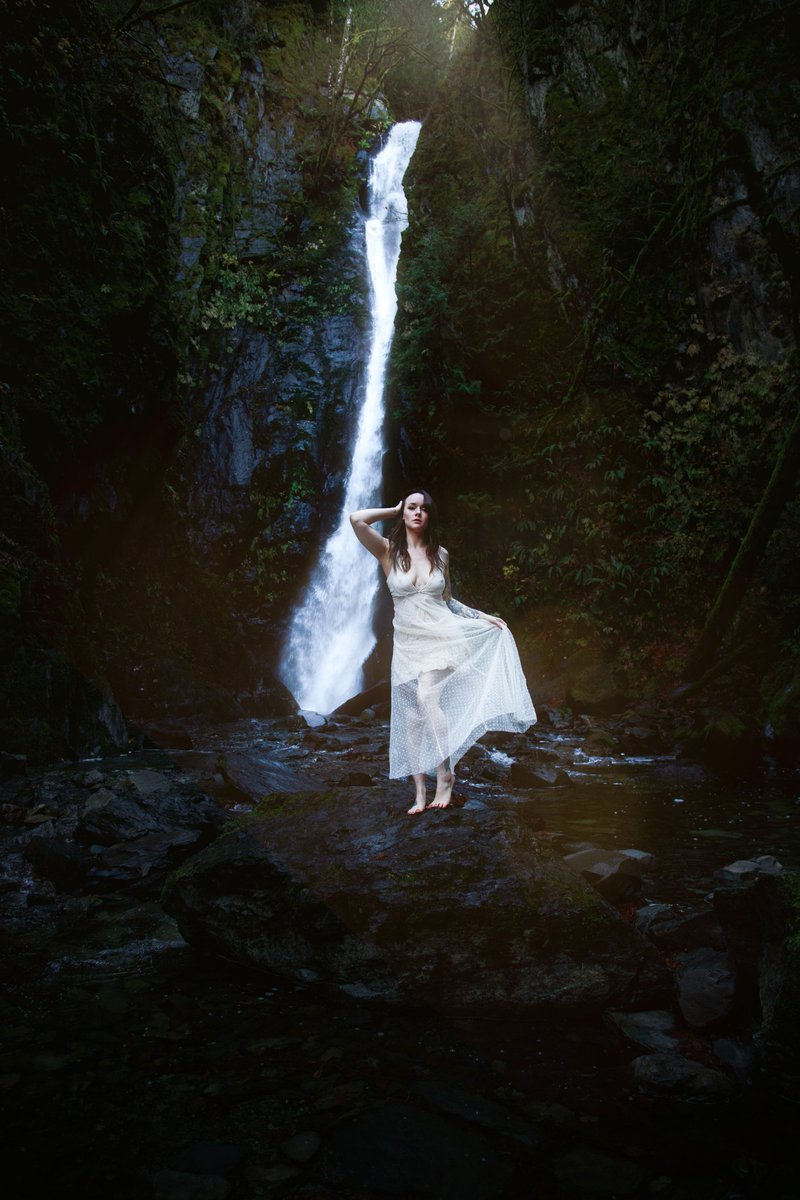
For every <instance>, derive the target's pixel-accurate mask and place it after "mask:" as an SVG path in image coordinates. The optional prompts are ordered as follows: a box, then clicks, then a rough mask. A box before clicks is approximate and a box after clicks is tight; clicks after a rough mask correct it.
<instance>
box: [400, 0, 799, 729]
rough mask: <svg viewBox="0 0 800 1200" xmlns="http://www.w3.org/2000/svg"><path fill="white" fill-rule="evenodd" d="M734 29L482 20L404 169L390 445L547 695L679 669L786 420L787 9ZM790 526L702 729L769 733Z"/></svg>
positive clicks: (572, 10) (747, 610)
mask: <svg viewBox="0 0 800 1200" xmlns="http://www.w3.org/2000/svg"><path fill="white" fill-rule="evenodd" d="M751 17H752V21H751V20H746V19H745V18H744V16H743V15H740V14H738V13H732V12H731V9H730V6H728V5H722V4H717V3H713V4H711V5H708V4H705V5H699V4H693V3H692V4H689V5H687V6H682V8H681V10H680V12H678V11H677V9H674V8H673V7H672V6H667V8H666V9H662V10H659V12H656V11H655V10H653V9H648V8H646V7H644V6H642V5H639V4H637V3H635V2H631V3H623V4H620V5H615V6H599V7H598V6H597V5H592V4H581V3H578V4H571V5H568V6H566V5H560V4H546V5H538V4H537V5H534V4H531V3H528V2H527V0H498V2H497V3H495V4H494V5H493V6H492V15H491V20H487V21H486V22H484V24H483V26H482V28H481V29H480V30H479V32H478V36H477V37H476V39H475V41H474V43H473V46H472V47H471V49H470V51H469V52H468V53H465V54H464V55H463V56H462V58H461V60H460V62H459V63H458V64H457V66H456V67H455V68H454V70H453V71H452V72H451V74H450V75H449V77H448V79H447V80H446V82H445V84H444V85H443V87H442V90H441V92H440V94H439V96H438V98H437V101H436V103H435V105H434V106H433V109H432V111H431V113H430V114H429V116H428V119H427V121H426V122H425V125H424V127H423V131H422V135H421V138H420V142H419V147H418V150H417V153H416V155H415V159H414V162H413V163H412V167H411V171H410V178H409V181H408V187H409V194H410V200H411V208H412V216H413V217H414V218H415V219H412V225H411V228H410V231H409V237H408V242H407V245H406V247H405V251H404V260H403V262H402V263H401V275H400V312H401V322H402V325H401V328H400V329H399V331H398V338H397V345H398V346H399V353H398V355H397V360H396V369H395V392H396V396H397V402H396V405H395V407H396V408H397V410H398V412H399V420H398V422H397V426H396V429H395V433H394V436H395V445H396V447H397V451H398V455H399V457H400V459H401V462H402V463H403V464H404V465H405V466H406V469H407V471H408V473H409V474H414V475H416V477H422V478H424V479H427V480H428V484H429V486H430V487H431V489H432V490H434V491H438V492H440V493H441V495H442V497H443V498H444V499H445V507H446V509H447V511H446V513H445V516H446V523H447V527H448V532H447V536H448V541H449V543H452V544H453V545H454V547H455V549H456V551H457V552H458V557H457V560H456V562H457V565H458V568H459V571H460V574H461V576H462V579H463V582H462V583H460V586H461V587H462V589H463V591H464V592H465V593H467V594H469V595H472V596H474V597H475V599H476V602H478V603H480V604H481V606H482V607H487V605H490V604H495V605H496V606H497V608H498V610H499V611H502V612H504V613H505V614H506V615H508V614H509V613H516V621H515V632H516V633H517V634H518V636H519V639H520V641H521V642H522V649H523V661H524V662H525V663H526V666H527V667H528V668H529V670H530V673H531V675H532V676H533V677H537V676H538V677H539V678H540V679H542V680H544V681H545V685H546V694H547V695H548V696H549V697H550V698H551V699H552V700H554V701H555V700H557V701H559V702H566V703H571V704H573V706H577V707H580V706H581V704H582V702H583V700H584V699H586V696H587V685H591V686H590V687H588V690H589V691H591V692H592V697H591V703H593V704H603V703H604V702H605V703H607V704H609V705H618V704H619V703H620V701H621V700H623V699H624V698H625V697H627V698H628V699H631V698H633V697H634V696H636V695H637V694H639V695H640V694H641V692H642V690H645V691H649V692H651V693H652V692H657V690H658V688H659V687H662V686H665V685H669V683H670V682H671V681H674V680H675V678H676V677H678V676H679V672H680V671H681V669H682V664H683V663H685V661H686V658H687V655H688V653H689V651H690V650H691V647H692V645H693V643H694V641H695V640H696V638H697V636H698V633H699V629H700V627H702V624H703V619H704V615H705V613H707V612H708V611H709V609H710V608H711V605H712V604H713V601H714V597H715V593H716V591H717V589H718V588H719V587H720V584H721V582H722V580H723V579H724V577H725V572H726V570H727V568H728V565H729V563H730V562H731V560H732V558H733V556H734V554H735V552H736V550H737V547H738V546H739V543H740V540H741V538H742V537H743V535H744V532H745V530H746V529H747V528H748V523H749V521H750V519H751V516H752V514H753V512H754V510H755V509H756V507H757V506H758V504H759V502H760V500H761V497H762V495H763V492H764V489H765V486H766V484H767V481H768V480H769V479H770V475H771V472H772V470H773V467H774V464H775V462H776V459H777V458H778V455H779V454H780V453H781V448H782V445H783V442H784V439H785V436H786V430H787V428H788V427H789V426H790V425H791V423H792V420H793V418H794V414H795V411H796V399H795V395H796V367H795V354H796V349H795V335H796V329H797V304H796V296H797V294H798V282H797V281H798V278H799V277H798V268H797V264H798V262H800V246H799V245H798V241H797V228H796V213H797V203H798V197H800V174H798V167H797V149H798V145H800V127H798V121H797V97H798V93H799V91H800V85H799V84H798V78H797V70H796V63H794V62H793V61H792V60H791V58H790V56H788V54H787V51H786V47H787V46H788V44H789V38H790V35H792V34H793V32H795V31H796V30H795V23H794V22H795V18H794V17H793V16H791V15H789V14H788V13H783V12H778V11H777V10H775V9H774V6H771V5H769V4H759V5H756V7H755V9H753V10H752V12H751ZM466 96H468V97H469V103H468V104H464V103H463V101H464V97H466ZM793 296H794V297H795V299H794V300H793V298H792V297H793ZM432 410H434V411H435V412H436V421H435V422H432V421H431V420H430V415H429V414H430V412H431V411H432ZM795 527H796V507H793V506H792V504H790V506H789V507H788V508H786V510H785V512H784V515H783V518H782V520H781V521H780V522H779V523H778V525H777V526H776V529H775V532H774V534H773V538H772V541H771V543H770V548H769V550H768V552H767V553H766V554H765V555H764V557H763V558H762V560H761V561H760V563H759V565H758V571H757V573H756V575H755V576H754V580H753V581H754V582H755V581H756V579H757V586H751V589H750V592H749V594H748V599H747V602H746V604H745V606H744V609H743V611H742V614H741V622H740V626H739V632H738V633H736V634H735V637H734V643H735V642H736V641H738V642H740V643H741V642H742V641H744V642H746V641H747V639H748V637H749V638H750V639H751V641H750V647H749V660H750V666H749V672H750V673H749V675H748V677H747V678H745V677H744V676H741V677H740V678H739V679H738V680H736V681H735V682H734V683H733V684H732V686H731V687H729V688H728V690H727V694H726V695H724V696H722V697H716V698H714V699H713V700H712V701H711V702H710V703H709V705H708V706H707V707H708V712H707V713H705V714H699V719H700V720H701V721H702V722H707V724H706V726H705V728H706V731H709V730H711V729H712V727H713V726H714V725H715V722H716V723H718V724H719V725H720V728H721V727H722V725H723V724H724V723H725V721H726V718H727V717H730V718H733V720H732V723H731V725H730V727H731V728H733V727H734V726H735V727H737V728H738V729H739V731H740V732H741V730H742V728H743V726H744V725H747V726H748V727H749V728H751V729H752V730H753V731H755V728H756V724H757V722H759V721H760V722H761V723H762V728H763V723H764V721H765V717H766V709H765V708H764V707H763V706H762V700H761V696H760V695H759V686H760V683H759V682H757V681H760V680H761V679H762V678H763V677H764V671H765V667H766V666H767V665H768V664H769V663H772V664H773V665H774V664H776V663H778V662H779V661H780V658H781V655H780V652H778V653H777V654H776V648H777V645H778V643H780V642H781V641H782V640H783V642H784V645H787V644H791V645H792V646H793V647H796V644H797V642H796V632H795V630H794V619H793V617H792V616H791V613H792V612H793V611H794V606H795V603H796V601H795V598H794V597H795V587H794V584H793V583H792V581H791V576H790V572H789V570H788V564H789V563H790V562H791V563H792V564H794V565H793V567H792V570H796V563H797V554H798V547H797V540H796V537H795V535H794V534H793V532H792V530H793V529H794V528H795ZM787 617H788V619H787ZM756 629H758V630H759V634H758V637H753V636H752V631H753V630H756ZM746 630H749V631H751V632H750V633H747V632H746ZM747 653H748V652H746V653H745V657H747ZM568 660H571V665H570V661H568ZM781 669H782V670H783V674H782V675H781V679H782V680H783V683H784V684H785V685H787V686H788V685H789V684H790V681H791V678H792V670H791V668H788V669H786V670H784V669H783V668H781ZM726 686H727V685H726ZM763 687H764V694H766V693H768V692H770V691H771V690H772V689H773V687H774V680H773V681H770V680H766V681H765V682H764V685H763ZM737 695H738V697H740V698H742V697H744V696H745V695H747V696H748V699H747V700H746V701H745V702H744V703H742V702H741V699H739V700H737ZM729 706H730V707H729Z"/></svg>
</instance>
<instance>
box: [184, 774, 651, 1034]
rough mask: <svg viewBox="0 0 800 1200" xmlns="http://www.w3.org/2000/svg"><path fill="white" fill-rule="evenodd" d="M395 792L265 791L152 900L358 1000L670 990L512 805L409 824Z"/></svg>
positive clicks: (256, 955)
mask: <svg viewBox="0 0 800 1200" xmlns="http://www.w3.org/2000/svg"><path fill="white" fill-rule="evenodd" d="M345 795H346V801H344V803H343V800H344V796H345ZM408 799H409V798H408V796H407V795H406V789H404V788H403V787H402V786H399V785H389V786H388V788H386V789H385V790H382V789H379V788H375V787H373V788H367V789H361V788H352V789H349V790H348V791H347V792H346V793H342V792H337V793H336V794H334V793H323V794H304V795H296V796H281V797H268V798H266V800H265V801H264V802H263V803H262V804H261V805H260V806H259V808H258V809H257V810H256V811H255V812H254V813H253V814H252V815H251V817H250V818H248V819H247V820H246V821H245V822H243V823H240V824H239V825H231V827H230V828H229V829H228V831H227V832H226V833H225V834H223V836H222V837H220V838H218V839H217V841H215V842H214V843H213V844H211V845H210V846H208V847H206V849H205V850H203V851H201V852H200V853H199V854H196V855H194V856H193V857H192V858H190V859H189V860H188V861H187V862H186V863H184V865H183V866H182V867H181V868H180V869H179V870H178V871H176V872H175V873H174V874H173V875H172V876H171V877H170V878H169V880H168V882H167V886H166V888H165V891H164V894H163V904H164V907H165V908H166V910H167V911H168V912H169V913H171V914H173V915H174V916H175V917H176V918H177V920H178V924H179V926H180V929H181V932H182V934H183V936H184V937H185V938H186V939H187V940H188V941H189V942H190V943H192V944H193V945H195V946H198V947H202V948H205V949H206V950H209V951H211V952H213V953H215V954H219V955H223V956H225V957H228V958H234V959H237V960H240V961H244V962H249V963H253V964H255V965H258V966H262V967H264V968H268V969H270V970H276V971H280V972H284V973H286V974H288V975H290V976H293V977H295V978H302V979H310V978H320V979H323V980H326V981H331V982H334V983H336V984H339V985H340V986H342V987H344V988H345V990H347V991H348V992H350V993H351V994H355V995H364V996H370V995H372V996H380V997H386V998H400V997H408V998H411V997H414V996H416V997H418V998H422V999H425V1000H427V1001H429V1002H433V1003H435V1004H438V1005H441V1006H443V1007H444V1008H446V1009H448V1010H460V1009H463V1010H471V1011H476V1010H483V1009H492V1010H493V1011H496V1010H497V1009H498V1008H499V1009H503V1008H507V1009H509V1010H511V1009H522V1008H530V1007H532V1006H550V1007H557V1008H570V1007H607V1006H608V1005H610V1004H614V1003H617V1004H621V1003H624V1004H625V1005H630V1004H637V1003H640V1002H641V1001H643V1000H645V999H647V1000H649V1001H652V1000H653V999H655V998H656V997H663V995H664V993H665V991H668V990H669V989H670V987H671V979H670V976H669V973H668V972H667V970H666V968H665V967H664V965H663V964H662V962H661V960H660V958H659V956H658V953H657V952H656V951H655V950H654V948H653V947H652V946H651V945H650V944H649V943H648V942H647V941H646V940H645V939H644V938H643V937H642V936H641V935H640V934H639V933H637V931H636V930H635V929H633V928H632V927H631V926H629V925H628V924H626V923H625V922H624V921H622V919H621V918H620V917H619V915H618V914H617V913H616V912H615V911H614V910H613V909H612V908H611V907H610V906H609V905H608V904H606V903H605V901H604V900H603V899H602V898H601V897H600V896H598V895H597V893H596V892H595V891H594V890H593V889H592V888H591V887H590V886H589V885H588V884H587V883H586V882H585V881H584V880H583V879H582V878H581V877H580V876H579V875H577V874H576V873H575V872H574V871H572V870H570V868H569V867H568V866H565V865H564V864H563V863H562V862H561V861H560V859H558V858H557V857H556V856H554V855H553V854H551V853H550V852H549V851H548V850H547V849H545V848H543V847H542V846H541V845H540V844H539V842H538V841H537V839H536V838H535V837H534V836H533V835H532V834H531V833H530V832H529V831H528V830H527V829H526V828H525V827H524V825H523V824H522V823H521V821H520V818H519V812H518V809H516V808H515V807H514V806H512V805H510V804H509V805H506V804H504V803H502V802H497V803H494V804H493V805H492V807H488V806H485V805H483V804H481V803H479V802H476V801H470V803H469V804H468V805H467V806H466V807H465V808H463V809H458V810H453V809H451V810H447V811H444V812H438V813H437V812H433V811H430V812H427V813H425V814H424V815H423V816H422V817H421V818H419V817H418V818H414V819H412V818H410V817H408V816H407V815H406V812H405V808H406V807H407V804H408Z"/></svg>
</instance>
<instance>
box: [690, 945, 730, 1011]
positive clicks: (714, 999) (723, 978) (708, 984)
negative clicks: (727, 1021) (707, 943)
mask: <svg viewBox="0 0 800 1200" xmlns="http://www.w3.org/2000/svg"><path fill="white" fill-rule="evenodd" d="M677 984H678V1005H679V1007H680V1010H681V1013H682V1014H683V1017H684V1020H685V1021H686V1023H687V1025H691V1026H693V1027H694V1028H695V1029H704V1028H705V1027H706V1026H707V1025H712V1024H713V1023H714V1022H715V1021H719V1020H721V1019H722V1018H723V1017H727V1016H728V1015H729V1014H730V1013H731V1011H732V1010H733V1005H734V1000H735V998H736V973H735V971H734V969H733V966H732V964H731V961H730V959H729V958H728V955H727V954H725V953H724V952H722V951H719V950H711V949H705V950H703V949H701V950H692V951H691V952H690V953H689V954H686V955H683V956H682V957H681V959H680V967H679V969H678V974H677Z"/></svg>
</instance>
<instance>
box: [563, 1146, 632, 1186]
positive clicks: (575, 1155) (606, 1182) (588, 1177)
mask: <svg viewBox="0 0 800 1200" xmlns="http://www.w3.org/2000/svg"><path fill="white" fill-rule="evenodd" d="M553 1169H554V1171H555V1176H556V1179H557V1180H558V1182H559V1183H560V1185H561V1187H562V1188H565V1189H567V1190H568V1191H578V1192H586V1193H588V1194H589V1195H594V1196H632V1195H633V1194H634V1192H636V1191H638V1190H639V1188H640V1187H641V1185H642V1183H643V1182H644V1179H645V1172H644V1171H643V1170H642V1168H641V1167H640V1166H639V1164H638V1163H634V1162H631V1161H630V1159H627V1158H620V1157H619V1155H616V1154H606V1153H604V1152H603V1151H602V1150H596V1149H595V1148H594V1147H593V1146H574V1147H573V1148H572V1150H570V1151H568V1152H567V1153H566V1154H565V1155H563V1156H562V1157H561V1158H557V1159H556V1160H555V1162H554V1164H553Z"/></svg>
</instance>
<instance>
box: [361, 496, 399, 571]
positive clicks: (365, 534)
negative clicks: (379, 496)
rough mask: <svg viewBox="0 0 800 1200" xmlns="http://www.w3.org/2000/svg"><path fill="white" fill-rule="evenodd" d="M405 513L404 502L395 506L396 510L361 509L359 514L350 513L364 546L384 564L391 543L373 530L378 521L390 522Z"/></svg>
mask: <svg viewBox="0 0 800 1200" xmlns="http://www.w3.org/2000/svg"><path fill="white" fill-rule="evenodd" d="M402 511H403V501H402V500H401V501H400V503H399V504H395V506H394V508H360V509H359V510H358V512H351V513H350V524H351V525H352V526H353V533H354V534H355V535H356V537H357V538H358V540H359V541H360V542H361V545H362V546H366V548H367V549H368V550H369V552H370V554H374V555H375V557H376V558H377V559H380V561H381V562H384V561H385V559H386V555H387V553H388V551H389V542H388V539H387V538H385V537H381V535H380V534H379V533H378V532H377V531H376V530H374V529H373V528H372V525H374V523H375V522H376V521H390V520H392V518H393V517H399V516H400V513H401V512H402Z"/></svg>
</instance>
